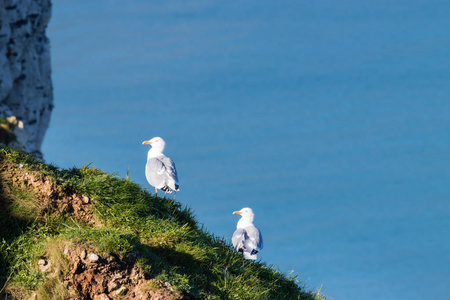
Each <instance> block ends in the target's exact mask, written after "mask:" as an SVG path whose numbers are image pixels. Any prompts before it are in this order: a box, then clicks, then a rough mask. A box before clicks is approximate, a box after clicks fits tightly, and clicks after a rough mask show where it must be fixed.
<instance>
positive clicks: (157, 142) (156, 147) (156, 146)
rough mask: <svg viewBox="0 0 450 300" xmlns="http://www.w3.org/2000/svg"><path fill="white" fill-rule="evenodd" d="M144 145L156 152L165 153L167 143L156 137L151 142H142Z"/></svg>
mask: <svg viewBox="0 0 450 300" xmlns="http://www.w3.org/2000/svg"><path fill="white" fill-rule="evenodd" d="M142 145H151V146H152V150H153V151H155V152H163V150H164V147H165V146H166V142H164V140H163V139H162V138H160V137H154V138H152V139H151V140H149V141H144V142H142Z"/></svg>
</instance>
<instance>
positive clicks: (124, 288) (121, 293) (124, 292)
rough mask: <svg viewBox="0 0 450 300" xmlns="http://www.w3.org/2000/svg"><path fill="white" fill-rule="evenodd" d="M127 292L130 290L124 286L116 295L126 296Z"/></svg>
mask: <svg viewBox="0 0 450 300" xmlns="http://www.w3.org/2000/svg"><path fill="white" fill-rule="evenodd" d="M127 291H128V289H127V288H126V287H124V286H122V287H120V289H118V290H117V291H115V292H114V295H116V296H122V295H125V294H126V292H127Z"/></svg>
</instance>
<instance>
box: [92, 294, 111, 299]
mask: <svg viewBox="0 0 450 300" xmlns="http://www.w3.org/2000/svg"><path fill="white" fill-rule="evenodd" d="M109 299H110V298H109V297H108V295H106V294H99V295H95V296H94V298H93V300H109Z"/></svg>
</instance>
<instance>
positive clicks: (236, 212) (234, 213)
mask: <svg viewBox="0 0 450 300" xmlns="http://www.w3.org/2000/svg"><path fill="white" fill-rule="evenodd" d="M240 214H241V212H240V211H234V212H233V215H240Z"/></svg>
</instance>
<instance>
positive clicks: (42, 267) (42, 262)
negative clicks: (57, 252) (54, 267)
mask: <svg viewBox="0 0 450 300" xmlns="http://www.w3.org/2000/svg"><path fill="white" fill-rule="evenodd" d="M38 265H39V270H40V271H41V272H46V271H48V270H49V269H50V262H46V261H45V260H43V259H40V260H39V261H38Z"/></svg>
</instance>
